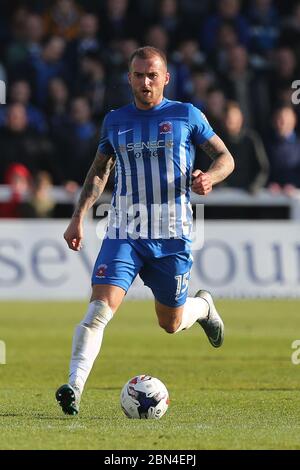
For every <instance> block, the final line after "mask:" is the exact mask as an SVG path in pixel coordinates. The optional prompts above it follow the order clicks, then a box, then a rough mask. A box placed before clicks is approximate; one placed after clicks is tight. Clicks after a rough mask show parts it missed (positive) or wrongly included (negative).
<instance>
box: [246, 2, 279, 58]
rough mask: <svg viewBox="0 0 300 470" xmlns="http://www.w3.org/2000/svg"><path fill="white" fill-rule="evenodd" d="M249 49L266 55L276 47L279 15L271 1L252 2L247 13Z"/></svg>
mask: <svg viewBox="0 0 300 470" xmlns="http://www.w3.org/2000/svg"><path fill="white" fill-rule="evenodd" d="M247 16H248V18H249V22H250V30H249V35H250V49H251V51H252V52H255V53H257V54H262V55H266V54H268V53H269V52H270V51H271V50H272V49H274V48H275V47H276V45H277V41H278V38H279V34H280V30H279V14H278V11H277V8H276V6H275V5H274V2H273V0H252V1H251V3H250V8H249V11H248V15H247Z"/></svg>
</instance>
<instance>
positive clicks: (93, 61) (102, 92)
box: [77, 53, 107, 119]
mask: <svg viewBox="0 0 300 470" xmlns="http://www.w3.org/2000/svg"><path fill="white" fill-rule="evenodd" d="M77 90H78V93H82V94H83V95H84V96H85V97H86V98H88V100H89V102H90V105H91V108H92V114H93V117H94V118H97V119H100V118H102V117H103V115H104V114H105V112H106V111H107V109H106V106H107V87H106V75H105V68H104V64H103V62H102V61H101V60H100V59H99V57H98V56H97V55H95V54H93V53H89V54H86V55H85V56H83V57H82V59H81V62H80V73H79V77H78V81H77Z"/></svg>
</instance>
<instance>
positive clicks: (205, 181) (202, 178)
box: [192, 170, 212, 196]
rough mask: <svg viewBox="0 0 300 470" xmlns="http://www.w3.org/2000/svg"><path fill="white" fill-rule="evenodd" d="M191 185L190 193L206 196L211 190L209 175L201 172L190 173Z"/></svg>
mask: <svg viewBox="0 0 300 470" xmlns="http://www.w3.org/2000/svg"><path fill="white" fill-rule="evenodd" d="M192 177H193V183H192V191H194V193H197V194H201V195H204V196H205V195H206V194H208V193H210V192H211V190H212V180H211V176H210V174H209V173H203V171H201V170H195V171H194V172H193V173H192Z"/></svg>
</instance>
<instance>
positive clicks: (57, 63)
mask: <svg viewBox="0 0 300 470" xmlns="http://www.w3.org/2000/svg"><path fill="white" fill-rule="evenodd" d="M64 49H65V42H64V40H63V39H62V38H59V37H58V36H51V37H50V39H48V40H47V42H46V44H45V45H44V48H43V51H42V55H41V57H39V58H36V59H35V60H33V61H32V67H33V70H34V83H35V95H36V101H37V103H38V104H39V105H40V106H43V105H45V103H46V97H47V89H48V84H49V81H50V80H51V78H55V77H60V78H63V79H67V78H68V73H67V68H66V64H65V62H64V61H63V53H64Z"/></svg>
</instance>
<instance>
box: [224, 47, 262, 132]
mask: <svg viewBox="0 0 300 470" xmlns="http://www.w3.org/2000/svg"><path fill="white" fill-rule="evenodd" d="M220 83H221V86H222V88H223V90H224V92H225V95H226V97H227V98H228V99H230V100H232V101H237V102H238V104H239V106H240V108H241V110H242V114H243V116H244V121H245V126H246V127H249V128H252V127H254V128H255V129H256V130H258V131H259V132H261V133H262V134H264V133H265V132H266V125H267V123H268V116H269V114H270V101H269V93H268V84H267V81H266V79H265V78H264V77H263V76H261V75H259V74H256V73H255V72H254V71H253V70H252V69H251V68H250V66H249V57H248V53H247V50H246V49H245V48H244V47H242V46H235V47H232V48H231V49H230V51H229V52H228V70H227V73H226V74H225V76H224V77H223V81H221V82H220Z"/></svg>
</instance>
